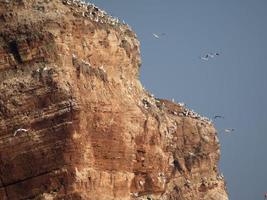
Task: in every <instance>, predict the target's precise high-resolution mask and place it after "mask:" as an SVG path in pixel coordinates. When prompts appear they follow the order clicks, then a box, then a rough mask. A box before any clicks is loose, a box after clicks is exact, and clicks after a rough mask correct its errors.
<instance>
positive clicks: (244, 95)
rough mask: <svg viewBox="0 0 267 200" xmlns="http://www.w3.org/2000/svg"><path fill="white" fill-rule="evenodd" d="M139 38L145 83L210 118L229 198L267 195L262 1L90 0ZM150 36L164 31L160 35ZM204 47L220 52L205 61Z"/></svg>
mask: <svg viewBox="0 0 267 200" xmlns="http://www.w3.org/2000/svg"><path fill="white" fill-rule="evenodd" d="M91 2H93V3H95V4H96V5H97V6H99V7H101V8H103V9H105V10H106V11H108V12H109V13H111V14H112V15H114V16H118V17H119V18H121V19H124V20H125V21H126V22H127V23H128V24H129V25H130V26H131V27H132V28H133V30H134V31H135V32H136V33H137V35H138V38H139V40H140V41H141V52H142V61H143V64H142V67H141V81H142V83H143V85H144V86H145V87H146V88H147V89H148V90H149V91H150V92H152V93H153V94H154V95H155V96H156V97H159V98H168V99H172V98H174V99H175V100H176V101H178V102H185V103H186V104H187V105H188V107H189V108H192V109H194V110H195V111H197V112H199V113H201V114H203V115H205V116H208V117H212V116H214V115H217V114H220V115H223V116H225V119H220V120H217V121H216V124H215V125H216V128H217V130H218V131H220V130H222V129H224V128H235V132H234V133H233V134H230V135H226V134H223V133H220V134H219V137H220V142H221V150H222V157H221V162H220V168H221V171H222V172H223V174H224V175H225V178H226V180H227V187H228V191H229V196H230V199H231V200H241V199H242V200H254V199H255V200H256V199H263V195H264V193H265V192H267V156H266V152H267V150H266V146H267V145H266V143H267V133H266V130H267V1H266V0H253V1H252V0H224V1H222V0H202V1H195V0H194V1H193V0H165V1H163V0H142V1H141V0H139V1H130V0H109V1H107V0H94V1H91ZM153 33H156V34H161V33H166V35H165V36H162V37H161V39H160V40H158V39H156V38H154V37H153V36H152V34H153ZM209 52H219V53H220V54H221V55H220V56H218V57H216V58H214V59H212V60H210V61H209V62H203V61H202V60H200V59H199V56H201V55H205V54H206V53H209Z"/></svg>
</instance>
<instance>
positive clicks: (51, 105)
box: [0, 0, 228, 200]
mask: <svg viewBox="0 0 267 200" xmlns="http://www.w3.org/2000/svg"><path fill="white" fill-rule="evenodd" d="M140 65H141V60H140V48H139V41H138V39H137V37H136V35H135V33H134V32H133V31H132V30H131V29H130V28H129V26H128V25H127V24H124V23H121V22H120V21H119V20H118V19H116V18H113V17H111V16H109V15H108V14H107V13H106V12H105V11H102V10H101V9H99V8H98V7H96V6H94V5H93V4H85V3H83V2H80V1H78V0H0V199H1V200H23V199H25V200H26V199H27V200H28V199H34V200H35V199H36V200H41V199H42V200H52V199H58V200H59V199H64V200H134V199H135V200H176V199H177V200H202V199H203V200H227V199H228V197H227V193H226V189H225V182H224V179H223V177H222V176H220V175H219V170H218V166H217V164H218V160H219V157H220V150H219V141H218V138H217V136H216V130H215V128H214V127H213V125H212V123H211V122H210V121H209V120H208V119H206V118H204V117H201V116H200V115H198V114H196V113H194V112H193V111H191V110H189V109H187V108H186V107H185V106H184V105H182V104H175V103H173V102H170V101H168V100H162V99H156V98H154V97H153V96H152V95H151V94H149V92H147V91H146V90H144V89H143V87H142V85H141V83H140V81H139V67H140Z"/></svg>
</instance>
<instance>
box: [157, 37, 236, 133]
mask: <svg viewBox="0 0 267 200" xmlns="http://www.w3.org/2000/svg"><path fill="white" fill-rule="evenodd" d="M152 35H153V37H155V38H156V39H161V37H162V36H165V35H166V33H160V34H156V33H152ZM217 56H220V53H218V52H216V53H207V54H205V55H204V56H200V57H199V58H200V59H201V60H203V61H209V60H210V59H213V58H215V57H217ZM173 101H174V99H173ZM213 119H214V120H216V119H224V116H221V115H215V116H214V117H213ZM205 121H206V120H205ZM208 121H209V120H208ZM234 131H235V129H234V128H226V129H223V132H224V133H232V132H234Z"/></svg>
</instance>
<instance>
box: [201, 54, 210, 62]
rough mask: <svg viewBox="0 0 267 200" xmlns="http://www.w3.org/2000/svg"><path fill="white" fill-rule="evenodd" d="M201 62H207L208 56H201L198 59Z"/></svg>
mask: <svg viewBox="0 0 267 200" xmlns="http://www.w3.org/2000/svg"><path fill="white" fill-rule="evenodd" d="M200 59H201V60H205V61H208V60H209V55H208V54H207V55H205V56H201V57H200Z"/></svg>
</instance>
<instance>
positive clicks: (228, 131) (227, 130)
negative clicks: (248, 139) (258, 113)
mask: <svg viewBox="0 0 267 200" xmlns="http://www.w3.org/2000/svg"><path fill="white" fill-rule="evenodd" d="M233 131H235V129H233V128H231V129H228V128H226V129H224V132H225V133H231V132H233Z"/></svg>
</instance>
